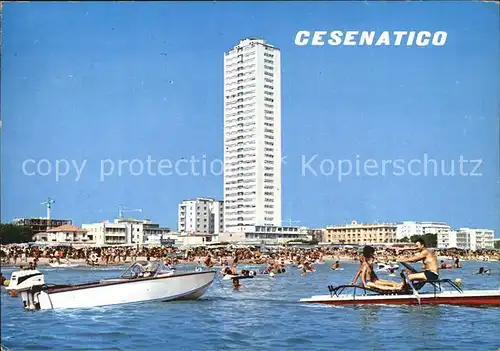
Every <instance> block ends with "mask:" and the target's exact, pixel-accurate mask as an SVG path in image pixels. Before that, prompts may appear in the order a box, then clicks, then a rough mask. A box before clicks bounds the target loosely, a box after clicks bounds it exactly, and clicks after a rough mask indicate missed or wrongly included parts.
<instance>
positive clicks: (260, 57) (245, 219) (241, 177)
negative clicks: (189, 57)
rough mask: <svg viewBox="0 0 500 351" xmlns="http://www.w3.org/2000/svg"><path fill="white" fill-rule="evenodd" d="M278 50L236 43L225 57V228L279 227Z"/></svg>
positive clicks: (251, 40)
mask: <svg viewBox="0 0 500 351" xmlns="http://www.w3.org/2000/svg"><path fill="white" fill-rule="evenodd" d="M280 66H281V64H280V51H279V49H278V48H275V47H273V46H272V45H269V44H267V43H266V42H265V41H264V40H263V39H257V38H247V39H243V40H240V43H239V44H238V45H236V46H235V47H234V48H233V49H232V50H230V51H228V52H226V53H225V55H224V229H225V231H244V230H245V228H246V227H249V226H254V225H274V226H280V225H281V70H280Z"/></svg>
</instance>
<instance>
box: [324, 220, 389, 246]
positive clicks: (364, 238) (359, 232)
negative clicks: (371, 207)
mask: <svg viewBox="0 0 500 351" xmlns="http://www.w3.org/2000/svg"><path fill="white" fill-rule="evenodd" d="M396 230H397V225H396V224H394V223H368V224H367V223H358V222H356V221H352V222H351V223H350V224H345V225H336V226H327V227H326V228H325V231H324V234H323V235H324V236H323V241H324V242H329V243H332V244H352V245H366V244H386V243H395V242H396Z"/></svg>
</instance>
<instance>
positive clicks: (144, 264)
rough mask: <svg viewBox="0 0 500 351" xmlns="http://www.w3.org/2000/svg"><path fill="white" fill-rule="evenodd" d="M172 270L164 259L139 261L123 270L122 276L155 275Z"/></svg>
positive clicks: (139, 276)
mask: <svg viewBox="0 0 500 351" xmlns="http://www.w3.org/2000/svg"><path fill="white" fill-rule="evenodd" d="M171 272H172V269H171V268H169V267H168V266H166V265H165V263H163V261H155V262H151V261H137V262H135V263H134V264H132V265H131V266H130V267H129V268H128V269H127V270H126V271H125V272H123V274H122V275H121V276H120V278H144V277H154V276H157V275H161V274H166V273H171Z"/></svg>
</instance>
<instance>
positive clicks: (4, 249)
mask: <svg viewBox="0 0 500 351" xmlns="http://www.w3.org/2000/svg"><path fill="white" fill-rule="evenodd" d="M376 250H377V258H378V260H379V261H381V262H396V261H399V260H401V259H404V258H405V257H409V256H411V255H412V254H413V253H414V251H415V250H414V249H412V248H403V249H402V248H377V249H376ZM359 252H360V249H359V248H354V247H319V246H315V247H297V246H281V247H276V248H273V247H258V246H248V247H244V248H242V247H239V248H238V247H234V246H231V245H227V246H220V245H219V246H216V247H209V246H200V247H193V248H187V249H183V250H180V249H177V248H174V247H166V246H156V247H141V248H132V247H103V248H100V247H90V246H89V247H79V248H76V247H70V246H35V245H31V246H29V245H15V244H13V245H7V246H1V247H0V258H1V260H2V263H3V264H13V265H17V264H22V263H23V262H24V263H28V262H29V261H30V262H33V261H34V262H35V263H38V262H41V263H42V262H43V263H46V262H60V261H61V260H69V261H74V260H77V261H79V262H82V263H83V262H84V263H86V264H88V265H111V264H123V263H129V262H134V261H137V260H139V259H161V260H164V261H165V262H166V263H167V264H179V263H197V264H202V263H204V262H205V261H206V259H207V258H210V261H209V263H210V264H212V265H216V266H228V265H229V263H230V262H231V263H232V262H233V261H234V260H237V262H239V263H245V264H256V265H260V264H266V263H270V262H274V261H276V262H278V263H280V264H296V265H302V266H306V267H307V266H310V265H311V264H313V263H315V262H321V261H324V260H333V261H349V260H354V261H357V260H358V259H359ZM437 254H438V255H439V256H441V261H442V262H441V268H453V267H455V265H456V263H457V260H458V261H463V260H485V261H488V260H499V259H500V251H498V250H484V251H476V252H472V251H466V250H459V249H449V250H438V252H437ZM443 258H445V259H447V260H451V264H450V263H447V262H446V261H445V259H443Z"/></svg>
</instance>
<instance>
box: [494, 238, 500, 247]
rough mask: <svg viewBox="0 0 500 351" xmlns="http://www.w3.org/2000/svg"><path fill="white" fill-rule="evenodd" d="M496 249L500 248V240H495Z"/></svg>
mask: <svg viewBox="0 0 500 351" xmlns="http://www.w3.org/2000/svg"><path fill="white" fill-rule="evenodd" d="M495 249H500V240H497V241H495Z"/></svg>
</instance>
